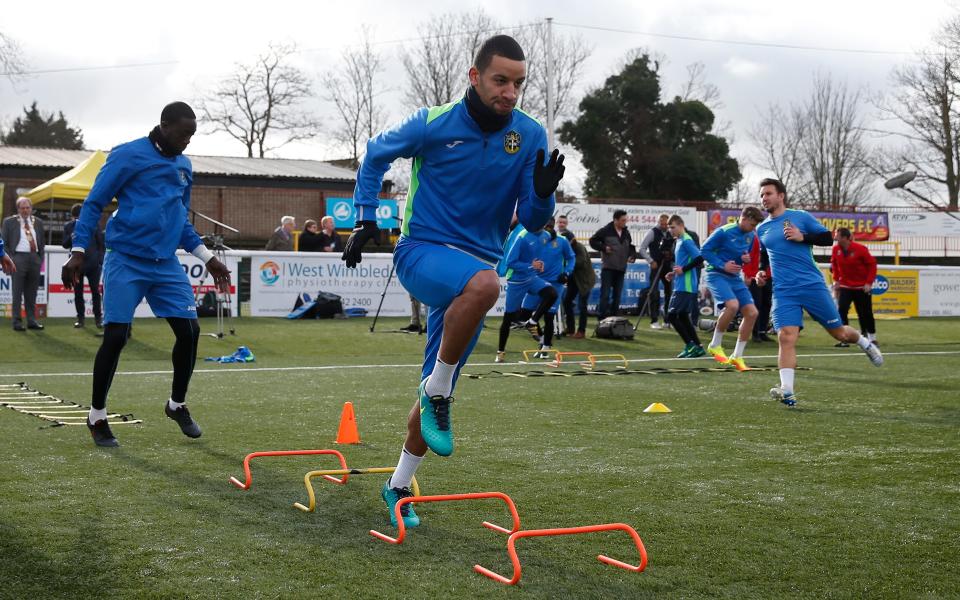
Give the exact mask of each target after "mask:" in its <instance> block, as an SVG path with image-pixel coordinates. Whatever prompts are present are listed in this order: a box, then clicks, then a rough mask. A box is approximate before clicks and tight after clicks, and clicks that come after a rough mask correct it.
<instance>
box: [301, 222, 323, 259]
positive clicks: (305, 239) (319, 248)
mask: <svg viewBox="0 0 960 600" xmlns="http://www.w3.org/2000/svg"><path fill="white" fill-rule="evenodd" d="M297 250H299V251H300V252H323V236H322V235H321V234H320V226H319V225H317V222H316V221H314V220H313V219H307V220H306V221H304V222H303V232H301V233H300V241H299V243H298V244H297Z"/></svg>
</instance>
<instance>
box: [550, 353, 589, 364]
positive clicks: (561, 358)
mask: <svg viewBox="0 0 960 600" xmlns="http://www.w3.org/2000/svg"><path fill="white" fill-rule="evenodd" d="M574 356H585V357H586V359H587V360H586V361H582V360H581V361H577V362H578V363H579V364H580V365H585V364H586V362H587V361H589V360H590V358H591V357H592V356H593V354H592V353H590V352H557V355H556V357H555V358H554V361H553V365H551V366H554V367H559V366H560V365H562V364H563V363H564V359H565V358H568V357H574Z"/></svg>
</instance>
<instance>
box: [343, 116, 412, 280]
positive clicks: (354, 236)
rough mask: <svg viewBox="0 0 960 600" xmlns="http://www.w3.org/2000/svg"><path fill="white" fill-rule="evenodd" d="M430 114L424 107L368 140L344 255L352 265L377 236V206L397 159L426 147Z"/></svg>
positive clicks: (349, 265)
mask: <svg viewBox="0 0 960 600" xmlns="http://www.w3.org/2000/svg"><path fill="white" fill-rule="evenodd" d="M429 113H430V111H429V110H428V109H426V108H421V109H420V110H418V111H417V112H415V113H413V114H412V115H410V116H409V117H407V118H406V119H405V120H404V121H402V122H401V123H399V124H397V125H395V126H394V127H391V128H390V129H387V130H385V131H382V132H381V133H379V134H378V135H376V136H375V137H372V138H370V140H369V141H367V152H366V154H365V155H364V157H363V162H362V163H360V169H359V170H358V171H357V185H356V187H355V188H354V191H353V205H354V207H356V209H357V222H356V226H355V227H354V229H353V233H351V234H350V237H349V238H348V239H347V243H346V245H345V246H344V248H343V254H342V255H341V257H340V258H341V260H343V261H344V262H346V264H347V266H348V267H356V266H357V263H359V262H361V261H362V260H363V256H362V254H361V251H362V250H363V246H364V245H366V243H367V242H368V241H370V240H371V239H373V238H375V237H376V236H377V232H378V231H379V230H378V228H377V208H378V207H379V206H380V190H381V189H382V188H383V176H384V175H386V173H387V171H388V170H390V165H391V164H393V161H395V160H397V159H398V158H411V157H414V156H417V154H418V153H419V152H420V151H421V150H422V148H423V142H424V137H425V136H426V131H427V120H428V118H429ZM419 160H420V159H419V158H417V159H414V166H413V168H414V175H415V174H416V171H417V170H418V167H419V165H418V161H419Z"/></svg>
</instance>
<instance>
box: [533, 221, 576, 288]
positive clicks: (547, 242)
mask: <svg viewBox="0 0 960 600" xmlns="http://www.w3.org/2000/svg"><path fill="white" fill-rule="evenodd" d="M531 235H535V236H537V241H538V251H537V258H539V259H540V260H542V261H543V273H540V278H541V279H543V280H544V281H547V282H549V283H556V282H557V281H558V280H559V279H560V273H566V274H567V276H568V277H569V276H570V274H571V273H573V267H574V265H575V264H576V262H577V255H576V254H574V253H573V248H572V247H571V246H570V242H568V241H567V238H565V237H563V236H562V235H558V236H556V237H555V238H552V236H551V235H550V232H549V231H547V230H546V229H543V230H541V231H539V232H537V233H535V234H531ZM551 238H552V239H551Z"/></svg>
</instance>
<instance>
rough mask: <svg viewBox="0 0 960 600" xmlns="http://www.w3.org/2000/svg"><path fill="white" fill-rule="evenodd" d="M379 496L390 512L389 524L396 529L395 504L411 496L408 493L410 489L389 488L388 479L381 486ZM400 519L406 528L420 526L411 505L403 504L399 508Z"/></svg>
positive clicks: (410, 493) (411, 493) (418, 518)
mask: <svg viewBox="0 0 960 600" xmlns="http://www.w3.org/2000/svg"><path fill="white" fill-rule="evenodd" d="M380 496H381V497H382V498H383V501H384V502H386V503H387V510H389V511H390V524H391V525H393V526H394V527H397V510H396V506H397V502H399V501H400V500H401V499H403V498H409V497H410V496H413V492H411V491H410V488H392V487H390V480H389V479H388V480H387V481H386V483H384V484H383V490H381V491H380ZM400 518H402V519H403V524H404V525H405V526H407V527H416V526H417V525H419V524H420V517H418V516H417V513H415V512H414V511H413V504H404V505H403V506H401V507H400Z"/></svg>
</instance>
